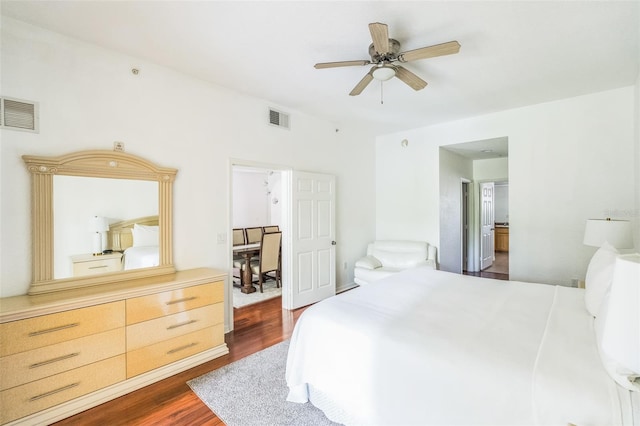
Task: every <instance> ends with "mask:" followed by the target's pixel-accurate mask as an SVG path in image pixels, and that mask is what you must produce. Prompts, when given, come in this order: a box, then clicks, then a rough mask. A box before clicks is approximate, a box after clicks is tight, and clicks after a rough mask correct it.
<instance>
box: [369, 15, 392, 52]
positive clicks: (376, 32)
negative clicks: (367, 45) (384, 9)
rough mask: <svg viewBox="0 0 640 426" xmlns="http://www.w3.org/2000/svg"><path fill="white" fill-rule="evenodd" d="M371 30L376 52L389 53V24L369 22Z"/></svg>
mask: <svg viewBox="0 0 640 426" xmlns="http://www.w3.org/2000/svg"><path fill="white" fill-rule="evenodd" d="M369 32H370V33H371V39H372V40H373V47H375V49H376V52H378V53H379V54H380V55H384V54H386V53H389V27H387V24H381V23H380V22H374V23H371V24H369Z"/></svg>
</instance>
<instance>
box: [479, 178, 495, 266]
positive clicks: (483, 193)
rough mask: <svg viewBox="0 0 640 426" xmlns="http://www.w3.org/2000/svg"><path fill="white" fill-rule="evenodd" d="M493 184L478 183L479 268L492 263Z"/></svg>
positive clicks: (493, 251)
mask: <svg viewBox="0 0 640 426" xmlns="http://www.w3.org/2000/svg"><path fill="white" fill-rule="evenodd" d="M493 190H494V185H493V182H484V183H481V184H480V232H481V237H480V269H481V270H484V269H487V268H488V267H489V266H491V265H493V259H494V258H495V247H494V242H493V233H494V221H495V220H494V215H495V213H494V206H493V199H494V194H493Z"/></svg>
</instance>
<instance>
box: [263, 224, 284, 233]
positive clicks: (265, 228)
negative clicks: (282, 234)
mask: <svg viewBox="0 0 640 426" xmlns="http://www.w3.org/2000/svg"><path fill="white" fill-rule="evenodd" d="M279 230H280V227H279V226H278V225H269V226H263V227H262V232H278V231H279Z"/></svg>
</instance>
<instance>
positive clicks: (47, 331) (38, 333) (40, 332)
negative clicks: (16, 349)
mask: <svg viewBox="0 0 640 426" xmlns="http://www.w3.org/2000/svg"><path fill="white" fill-rule="evenodd" d="M79 325H80V323H79V322H74V323H73V324H65V325H61V326H60V327H53V328H47V329H45V330H39V331H32V332H31V333H29V337H34V336H40V335H42V334H47V333H53V332H55V331H60V330H66V329H67V328H73V327H77V326H79Z"/></svg>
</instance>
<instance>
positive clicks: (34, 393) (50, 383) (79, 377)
mask: <svg viewBox="0 0 640 426" xmlns="http://www.w3.org/2000/svg"><path fill="white" fill-rule="evenodd" d="M125 364H126V362H125V355H119V356H116V357H113V358H109V359H105V360H104V361H99V362H96V363H94V364H89V365H86V366H84V367H80V368H76V369H74V370H70V371H67V372H65V373H61V374H56V375H54V376H50V377H47V378H45V379H41V380H38V381H35V382H31V383H27V384H26V385H22V386H17V387H14V388H11V389H8V390H4V391H2V392H0V407H2V410H1V411H0V423H7V422H9V421H12V420H15V419H18V418H20V417H24V416H27V415H29V414H31V413H35V412H36V411H40V410H44V409H45V408H49V407H52V406H54V405H57V404H61V403H63V402H66V401H68V400H71V399H73V398H77V397H79V396H82V395H85V394H88V393H90V392H93V391H95V390H97V389H101V388H104V387H106V386H109V385H111V384H114V383H117V382H120V381H122V380H125V378H126V377H125V373H126V366H125Z"/></svg>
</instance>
